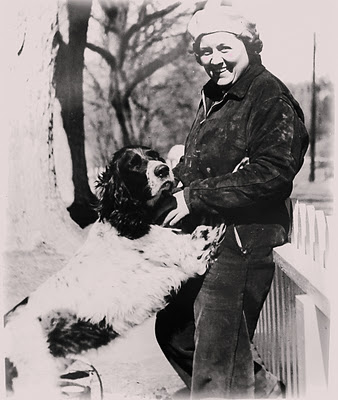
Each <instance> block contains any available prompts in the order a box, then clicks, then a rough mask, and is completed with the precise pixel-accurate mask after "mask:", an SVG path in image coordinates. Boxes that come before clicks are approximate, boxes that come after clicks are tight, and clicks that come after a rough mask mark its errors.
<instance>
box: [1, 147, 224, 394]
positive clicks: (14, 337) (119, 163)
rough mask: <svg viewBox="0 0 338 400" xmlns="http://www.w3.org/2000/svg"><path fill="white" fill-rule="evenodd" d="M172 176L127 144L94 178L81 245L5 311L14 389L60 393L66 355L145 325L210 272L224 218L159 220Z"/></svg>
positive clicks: (154, 156)
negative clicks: (188, 224) (172, 223)
mask: <svg viewBox="0 0 338 400" xmlns="http://www.w3.org/2000/svg"><path fill="white" fill-rule="evenodd" d="M173 185H174V177H173V174H172V171H171V170H170V169H169V167H168V166H167V165H166V164H165V162H164V160H163V159H162V158H160V157H159V155H158V153H157V152H155V151H153V150H151V149H149V148H147V147H136V146H130V147H126V148H123V149H121V150H119V151H118V152H117V153H115V155H114V156H113V159H112V161H111V162H110V164H109V165H108V167H107V168H106V170H105V172H103V173H102V174H101V176H100V177H99V178H98V181H97V189H98V197H99V204H98V212H99V220H98V221H97V222H96V223H94V225H93V226H92V228H91V230H90V232H89V235H88V238H87V240H86V242H85V243H84V245H83V246H82V247H81V248H80V249H79V251H78V252H77V253H76V254H75V255H74V257H73V258H71V259H70V261H69V262H68V264H67V265H66V266H65V268H63V269H62V270H61V271H59V272H58V273H57V274H56V275H55V276H52V277H51V278H50V279H48V280H47V281H46V282H45V283H44V284H42V285H41V286H40V287H39V288H38V289H37V290H36V291H35V292H33V293H32V294H31V295H30V296H29V298H27V299H25V300H24V301H23V302H21V303H20V304H19V305H18V306H17V307H15V308H14V309H13V310H11V311H10V312H9V313H7V314H6V316H5V320H6V326H5V340H6V344H5V352H6V357H7V359H8V362H7V365H8V366H12V368H11V371H12V372H13V371H15V375H16V377H15V375H13V374H12V378H13V377H14V379H12V382H11V383H12V385H10V386H12V390H13V393H14V394H13V396H14V398H16V399H35V398H40V396H41V393H45V394H46V395H47V394H48V395H47V397H48V399H58V398H60V388H59V387H58V378H59V376H60V372H61V371H60V365H62V366H63V367H64V365H65V364H64V362H65V358H66V357H67V356H69V355H76V354H83V353H84V352H85V351H86V350H88V349H92V348H99V347H101V346H103V345H105V344H107V343H109V342H110V341H111V340H113V339H114V338H116V337H117V336H120V335H123V334H124V333H125V332H126V331H127V330H128V329H129V328H131V327H133V326H135V325H138V324H141V323H142V322H143V321H144V320H145V319H147V318H148V317H150V316H151V315H153V314H154V313H156V312H157V311H159V310H160V309H162V308H163V307H164V306H165V305H166V303H167V302H168V300H169V298H170V295H171V293H173V292H175V291H177V290H178V289H179V288H180V286H181V284H182V282H184V281H186V280H187V279H189V278H190V277H192V276H194V275H196V274H203V273H204V272H205V271H206V269H207V268H208V266H209V264H210V263H211V262H212V259H213V257H214V256H215V253H216V251H217V247H218V245H219V243H220V241H221V240H222V237H223V235H224V231H225V227H224V226H220V227H216V228H211V227H207V226H200V227H198V228H197V229H196V230H195V231H194V232H193V233H192V234H191V235H188V234H181V233H179V232H178V231H177V230H175V229H170V228H166V227H162V226H160V225H156V224H155V223H154V222H155V221H156V220H161V217H160V215H161V213H162V207H163V205H164V204H166V203H168V201H169V202H170V201H171V199H172V197H171V195H170V193H171V189H172V187H173ZM164 208H165V207H164ZM60 360H62V362H61V363H60V362H59V361H60Z"/></svg>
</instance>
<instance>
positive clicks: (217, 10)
mask: <svg viewBox="0 0 338 400" xmlns="http://www.w3.org/2000/svg"><path fill="white" fill-rule="evenodd" d="M220 3H221V1H218V0H209V1H208V2H207V3H206V5H205V7H204V9H203V10H200V11H197V12H196V13H195V14H194V15H193V17H192V18H191V20H190V22H189V25H188V32H189V34H190V35H191V36H192V38H193V40H194V41H196V39H197V38H198V37H200V36H201V35H206V34H209V33H214V32H229V33H233V34H235V35H237V36H242V37H247V38H249V39H252V38H253V37H254V36H258V32H257V30H256V24H255V23H254V22H252V21H249V20H248V19H246V18H245V17H244V16H243V15H242V13H241V12H240V11H238V10H236V9H235V8H234V7H232V6H225V5H221V4H220Z"/></svg>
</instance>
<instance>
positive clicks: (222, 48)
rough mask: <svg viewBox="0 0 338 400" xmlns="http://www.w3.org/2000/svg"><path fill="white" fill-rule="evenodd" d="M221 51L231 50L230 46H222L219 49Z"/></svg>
mask: <svg viewBox="0 0 338 400" xmlns="http://www.w3.org/2000/svg"><path fill="white" fill-rule="evenodd" d="M218 50H219V51H220V52H221V53H227V52H228V51H230V50H231V48H230V47H227V46H222V47H221V48H219V49H218Z"/></svg>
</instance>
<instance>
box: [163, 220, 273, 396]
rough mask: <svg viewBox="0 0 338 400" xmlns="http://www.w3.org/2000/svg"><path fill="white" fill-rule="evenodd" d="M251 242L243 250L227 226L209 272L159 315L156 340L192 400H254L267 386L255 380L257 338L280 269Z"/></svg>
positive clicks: (267, 249) (268, 251) (269, 251)
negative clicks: (263, 309) (274, 276)
mask: <svg viewBox="0 0 338 400" xmlns="http://www.w3.org/2000/svg"><path fill="white" fill-rule="evenodd" d="M253 234H255V233H254V232H253ZM249 242H250V243H249ZM249 242H248V243H246V247H245V248H243V247H240V246H239V245H238V241H236V238H235V234H234V228H233V226H231V227H228V228H227V232H226V234H225V238H224V240H223V242H222V244H221V248H220V252H219V255H218V257H217V259H216V260H215V262H214V263H213V265H212V266H211V268H210V269H209V271H208V272H207V273H206V274H205V275H204V276H202V277H197V278H192V279H190V280H189V281H188V282H187V283H186V284H185V285H184V286H182V288H181V290H180V291H179V292H178V293H177V295H176V296H175V297H174V298H173V299H172V301H171V302H170V303H169V305H168V306H167V307H166V308H165V309H164V310H162V311H160V312H159V313H158V314H157V318H156V325H155V333H156V338H157V341H158V343H159V345H160V347H161V349H162V351H163V353H164V355H165V356H166V357H167V359H168V361H169V362H170V363H171V365H172V366H173V367H174V369H175V370H176V372H177V373H178V375H179V376H180V377H181V378H182V380H183V381H184V382H185V384H186V385H187V387H188V388H190V393H191V398H192V399H202V398H216V397H217V398H253V397H255V394H256V393H255V390H256V391H257V390H258V389H257V386H263V387H264V384H263V385H262V382H258V383H257V382H255V373H257V372H258V371H259V370H261V368H262V365H259V363H258V362H254V361H257V360H256V359H255V357H254V356H253V352H252V339H253V336H254V332H255V328H256V325H257V321H258V318H259V314H260V311H261V309H262V307H263V303H264V301H265V299H266V296H267V294H268V292H269V290H270V287H271V282H272V279H273V275H274V269H275V266H274V263H273V259H272V248H271V247H268V246H265V245H264V240H260V238H259V237H258V238H257V235H256V237H253V238H252V239H249ZM262 243H263V245H260V244H262ZM247 244H248V245H247ZM256 380H257V379H256ZM255 386H256V388H255Z"/></svg>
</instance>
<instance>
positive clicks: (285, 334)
mask: <svg viewBox="0 0 338 400" xmlns="http://www.w3.org/2000/svg"><path fill="white" fill-rule="evenodd" d="M291 213H292V217H293V220H292V226H291V235H290V243H287V244H285V245H284V246H282V247H280V248H276V249H275V251H274V258H275V262H276V267H277V268H276V274H275V279H274V282H273V285H272V287H271V291H270V293H269V295H268V298H267V301H266V303H265V305H264V307H263V310H262V313H261V316H260V320H259V324H258V326H259V328H258V332H257V333H258V335H257V342H258V343H259V346H261V352H262V354H263V355H264V361H266V364H267V365H268V367H269V368H271V371H272V372H273V373H274V374H276V375H277V376H278V378H279V379H281V380H284V381H285V383H286V385H287V396H290V397H293V398H295V397H299V396H300V395H301V394H302V393H304V391H305V392H306V391H308V390H309V388H311V385H313V382H308V375H307V376H306V377H305V376H303V372H304V362H305V361H304V360H306V359H305V354H304V350H303V349H302V347H304V346H299V343H303V342H304V340H305V337H306V341H307V342H306V343H303V344H304V345H306V348H307V351H309V349H311V343H312V342H311V340H312V339H313V334H315V330H314V332H312V329H309V325H306V326H307V328H306V330H304V329H303V328H302V329H300V327H301V326H304V324H303V321H299V320H298V321H296V298H297V297H298V296H299V295H303V296H304V295H305V296H308V298H309V299H310V300H309V301H311V302H312V303H313V305H314V307H315V308H314V309H315V310H317V311H316V312H317V315H323V316H324V317H323V318H322V319H323V320H325V319H326V321H329V319H330V304H329V300H328V293H327V289H328V288H327V274H328V271H327V268H328V266H329V262H330V263H331V264H332V256H331V258H330V257H329V250H330V248H331V250H332V246H335V244H334V243H333V237H332V236H333V234H332V229H333V221H332V219H330V217H326V216H325V214H324V212H323V211H319V210H316V209H315V207H313V206H312V205H307V204H304V203H300V202H299V201H295V202H292V212H291ZM304 298H305V297H304ZM303 314H304V313H303ZM303 314H302V313H300V314H299V317H300V318H303V317H302V315H303ZM304 315H305V314H304ZM313 315H315V314H313ZM322 319H320V318H319V319H318V324H319V325H318V328H319V330H320V332H322V331H323V332H325V329H327V326H322ZM328 324H329V322H328V323H327V325H328ZM317 336H318V335H317ZM328 336H329V335H327V337H326V338H324V336H323V338H321V340H322V342H321V346H317V348H316V351H322V354H321V357H322V358H323V362H324V365H326V364H327V362H328V361H327V359H328V350H327V352H325V351H324V350H323V349H325V348H327V349H328V342H327V341H328ZM308 340H310V343H309V342H308ZM317 342H318V340H317V341H316V343H317ZM297 343H298V346H297ZM297 347H298V348H297ZM310 351H311V350H310ZM318 354H319V353H318ZM318 368H320V373H321V374H322V376H324V377H325V376H326V377H327V375H328V371H327V370H323V368H322V366H321V365H320V366H319V367H318ZM308 369H309V367H308ZM320 381H321V383H322V382H324V381H325V379H321V380H320ZM324 386H325V385H324ZM323 390H325V387H323Z"/></svg>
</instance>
